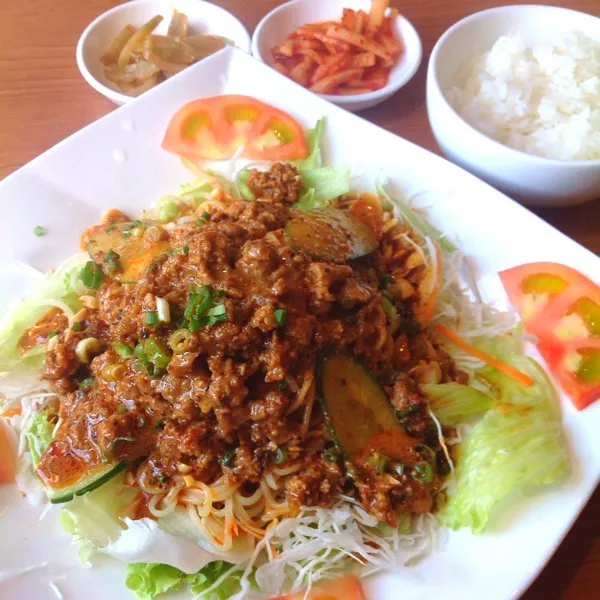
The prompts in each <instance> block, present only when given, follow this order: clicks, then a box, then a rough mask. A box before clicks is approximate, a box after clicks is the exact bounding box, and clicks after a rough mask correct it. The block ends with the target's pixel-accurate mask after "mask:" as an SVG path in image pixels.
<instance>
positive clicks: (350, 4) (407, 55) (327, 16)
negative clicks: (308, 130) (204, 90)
mask: <svg viewBox="0 0 600 600" xmlns="http://www.w3.org/2000/svg"><path fill="white" fill-rule="evenodd" d="M370 6H371V1H370V0H327V2H320V1H319V0H292V1H291V2H286V3H285V4H282V5H281V6H278V7H277V8H275V9H274V10H272V11H271V12H270V13H268V14H267V15H266V16H265V17H264V18H263V19H262V21H261V22H260V23H259V24H258V27H257V28H256V31H255V32H254V35H253V36H252V54H253V56H254V57H255V58H257V59H258V60H260V61H262V62H264V63H266V64H267V65H269V66H271V67H272V66H273V57H272V55H271V49H272V48H273V47H274V46H277V45H279V44H281V43H282V42H283V41H284V40H285V39H286V38H287V36H288V35H290V34H291V33H292V32H293V31H295V30H296V29H297V28H298V27H300V26H302V25H306V24H310V23H317V22H319V21H339V20H340V19H341V17H342V11H343V9H344V8H351V9H354V10H358V9H362V10H364V11H366V12H368V11H369V8H370ZM394 33H395V34H396V37H397V38H398V39H399V40H400V42H401V44H402V46H403V52H402V55H401V56H400V58H399V59H398V60H397V62H396V64H395V65H394V66H393V67H392V70H391V72H390V78H389V80H388V83H387V84H386V85H385V86H384V87H383V88H381V89H379V90H375V91H372V92H368V93H366V94H357V95H353V96H338V95H331V94H319V95H320V96H321V97H322V98H324V99H325V100H329V101H330V102H333V103H334V104H337V105H338V106H341V107H342V108H345V109H347V110H350V111H352V112H356V111H359V110H364V109H366V108H370V107H372V106H375V105H377V104H380V103H381V102H383V101H384V100H387V99H388V98H389V97H390V96H392V95H393V94H395V93H396V92H397V91H398V90H399V89H400V88H401V87H403V86H405V85H406V84H407V83H408V82H409V81H410V80H411V79H412V77H413V76H414V74H415V73H416V72H417V69H418V68H419V65H420V64H421V59H422V56H423V48H422V44H421V39H420V37H419V34H418V33H417V30H416V29H415V28H414V26H413V25H412V23H410V21H408V20H407V19H406V18H404V17H403V16H402V15H398V16H397V17H396V19H395V23H394Z"/></svg>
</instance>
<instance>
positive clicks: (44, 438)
mask: <svg viewBox="0 0 600 600" xmlns="http://www.w3.org/2000/svg"><path fill="white" fill-rule="evenodd" d="M55 414H56V411H55V410H54V409H51V408H47V409H45V410H42V411H40V412H39V413H38V414H37V415H35V417H33V419H32V420H31V422H30V423H29V426H28V427H27V430H26V432H25V438H26V439H27V444H28V445H29V452H30V454H31V462H32V464H33V467H34V468H35V467H37V464H38V463H39V462H40V456H41V455H42V454H43V453H44V450H46V448H47V447H48V446H49V445H50V442H51V441H52V433H53V431H54V424H53V423H52V422H51V420H50V419H51V417H53V416H54V415H55Z"/></svg>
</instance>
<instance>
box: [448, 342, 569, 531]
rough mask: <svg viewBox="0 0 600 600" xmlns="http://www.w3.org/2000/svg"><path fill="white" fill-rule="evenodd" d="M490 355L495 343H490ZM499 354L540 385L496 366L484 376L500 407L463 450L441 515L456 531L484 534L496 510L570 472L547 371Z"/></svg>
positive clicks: (528, 360)
mask: <svg viewBox="0 0 600 600" xmlns="http://www.w3.org/2000/svg"><path fill="white" fill-rule="evenodd" d="M487 346H488V348H489V349H490V350H492V349H493V347H494V340H493V339H492V340H488V343H487ZM507 349H511V344H509V343H507V342H506V340H504V339H500V340H499V341H498V342H497V351H496V352H495V354H496V355H497V356H499V357H500V358H501V359H502V360H503V361H504V362H506V363H508V364H511V365H513V366H514V367H516V368H517V369H519V370H520V371H522V372H524V373H526V374H528V375H529V376H531V377H532V378H533V379H534V380H535V384H534V385H533V386H531V387H526V386H523V385H522V384H520V383H519V382H518V381H515V380H514V379H512V378H511V377H509V376H507V375H505V374H504V373H502V372H501V371H498V370H497V369H494V368H492V367H484V368H483V369H480V370H479V372H478V375H479V377H481V378H482V379H483V380H484V381H485V382H486V383H487V384H488V385H489V386H490V390H491V392H492V393H493V394H494V396H495V402H496V404H495V406H494V407H493V408H491V409H490V410H489V411H488V412H487V413H486V415H485V416H484V417H483V418H482V419H481V420H480V421H479V422H478V423H477V424H476V425H474V426H473V428H472V429H471V431H470V433H469V435H468V436H467V437H466V439H465V440H464V441H463V443H462V445H461V446H460V448H459V451H458V457H457V458H458V461H457V468H456V471H455V490H454V493H452V494H451V495H449V498H448V502H447V504H446V505H445V506H444V507H443V508H442V510H441V511H440V513H438V518H439V520H440V522H441V523H442V524H443V525H446V526H447V527H450V528H452V529H458V528H461V527H470V528H471V529H472V530H473V532H474V533H481V532H482V531H483V530H484V529H485V527H486V525H487V523H488V520H489V519H490V516H491V515H492V512H493V509H494V507H495V506H496V505H497V504H498V503H499V502H500V500H502V499H503V498H505V497H507V496H509V495H510V494H513V493H514V492H516V491H517V490H520V489H522V488H525V487H527V486H540V485H548V484H550V483H553V482H555V481H557V480H558V479H560V478H561V477H562V476H563V475H564V474H565V473H566V472H567V471H568V468H569V461H568V454H567V448H566V444H565V440H564V438H563V435H562V430H561V423H560V411H559V407H558V398H557V395H556V390H555V389H554V387H553V386H552V383H551V382H550V380H549V379H548V376H547V375H546V373H545V371H544V370H543V369H542V367H541V366H540V365H539V364H538V363H537V362H535V361H534V360H533V359H531V358H529V357H526V356H523V355H519V354H513V353H510V354H503V352H502V351H503V350H504V351H506V350H507Z"/></svg>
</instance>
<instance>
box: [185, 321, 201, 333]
mask: <svg viewBox="0 0 600 600" xmlns="http://www.w3.org/2000/svg"><path fill="white" fill-rule="evenodd" d="M203 326H204V325H203V322H202V320H200V319H192V320H191V321H190V322H189V324H188V329H189V331H190V333H196V331H199V330H200V329H201V328H202V327H203Z"/></svg>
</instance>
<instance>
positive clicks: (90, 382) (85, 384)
mask: <svg viewBox="0 0 600 600" xmlns="http://www.w3.org/2000/svg"><path fill="white" fill-rule="evenodd" d="M95 385H96V380H95V379H94V378H93V377H87V378H86V379H84V380H83V381H82V382H81V383H80V384H79V389H80V390H87V389H89V388H92V387H94V386H95Z"/></svg>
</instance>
